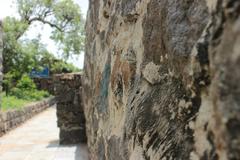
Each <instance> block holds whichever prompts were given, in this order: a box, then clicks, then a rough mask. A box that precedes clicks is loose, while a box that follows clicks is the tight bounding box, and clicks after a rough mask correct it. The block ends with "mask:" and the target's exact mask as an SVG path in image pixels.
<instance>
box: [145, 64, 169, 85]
mask: <svg viewBox="0 0 240 160" xmlns="http://www.w3.org/2000/svg"><path fill="white" fill-rule="evenodd" d="M159 70H160V66H158V65H155V64H154V63H153V62H150V63H148V64H147V65H146V66H145V68H144V69H143V77H144V78H145V79H146V80H147V81H148V82H149V83H151V84H157V83H160V81H161V80H163V79H164V77H166V76H164V77H162V76H161V75H160V74H159Z"/></svg>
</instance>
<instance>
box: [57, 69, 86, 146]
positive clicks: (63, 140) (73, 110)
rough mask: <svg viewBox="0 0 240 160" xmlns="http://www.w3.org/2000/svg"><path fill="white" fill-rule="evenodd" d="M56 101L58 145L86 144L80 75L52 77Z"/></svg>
mask: <svg viewBox="0 0 240 160" xmlns="http://www.w3.org/2000/svg"><path fill="white" fill-rule="evenodd" d="M53 81H54V92H55V96H56V100H57V118H58V127H59V128H60V135H59V136H60V144H76V143H80V142H86V134H85V117H84V112H83V105H82V100H81V74H80V73H71V74H58V75H55V76H54V77H53Z"/></svg>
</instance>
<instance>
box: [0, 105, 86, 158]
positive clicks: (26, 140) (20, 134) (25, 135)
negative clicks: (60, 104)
mask: <svg viewBox="0 0 240 160" xmlns="http://www.w3.org/2000/svg"><path fill="white" fill-rule="evenodd" d="M56 121H57V118H56V109H55V107H51V108H49V109H47V110H46V111H44V112H42V113H40V114H39V115H37V116H35V117H34V118H32V119H31V120H29V121H27V122H26V123H24V124H23V125H21V126H20V127H18V128H16V129H15V130H13V131H11V132H9V133H8V134H6V135H5V136H3V137H0V160H87V159H88V157H87V147H86V145H85V144H79V145H72V146H69V145H68V146H66V145H65V146H60V145H59V143H58V139H59V137H58V133H59V130H58V128H57V123H56Z"/></svg>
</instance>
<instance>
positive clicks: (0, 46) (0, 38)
mask: <svg viewBox="0 0 240 160" xmlns="http://www.w3.org/2000/svg"><path fill="white" fill-rule="evenodd" d="M2 29H3V28H2V21H1V20H0V93H1V92H2V80H3V73H2V70H3V67H2V63H3V58H2V51H3V30H2ZM1 102H2V100H1V97H0V109H1Z"/></svg>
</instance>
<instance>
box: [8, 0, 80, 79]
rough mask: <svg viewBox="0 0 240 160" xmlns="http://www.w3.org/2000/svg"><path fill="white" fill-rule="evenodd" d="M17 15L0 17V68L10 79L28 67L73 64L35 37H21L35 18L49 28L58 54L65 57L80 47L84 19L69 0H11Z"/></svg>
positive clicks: (57, 67)
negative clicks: (0, 66)
mask: <svg viewBox="0 0 240 160" xmlns="http://www.w3.org/2000/svg"><path fill="white" fill-rule="evenodd" d="M15 1H16V6H17V12H18V17H6V18H5V19H4V20H3V32H4V39H3V42H4V44H3V70H4V74H5V75H6V77H7V79H8V77H11V79H12V78H13V79H20V78H21V76H22V75H23V74H24V73H29V72H30V71H31V69H32V68H39V67H41V66H49V67H50V71H51V72H60V71H61V69H62V68H67V69H68V70H76V68H75V67H74V66H73V65H71V64H68V63H66V62H65V61H64V60H60V59H57V58H56V57H55V56H53V55H52V54H51V53H50V52H49V51H48V50H47V49H46V47H45V46H44V45H43V44H41V43H40V37H38V38H36V39H26V38H23V37H24V34H25V33H26V32H27V31H28V29H29V28H30V26H32V25H33V24H34V23H35V22H39V23H42V24H43V25H48V26H50V27H51V28H52V33H51V35H49V37H50V38H51V39H52V40H54V41H55V42H56V46H57V47H58V52H59V53H58V54H61V55H62V57H63V58H65V59H67V58H69V57H70V56H71V55H74V54H80V53H81V51H82V50H83V47H84V27H83V26H84V19H83V18H82V13H81V10H80V7H79V6H78V5H77V4H75V3H74V2H73V0H15Z"/></svg>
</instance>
